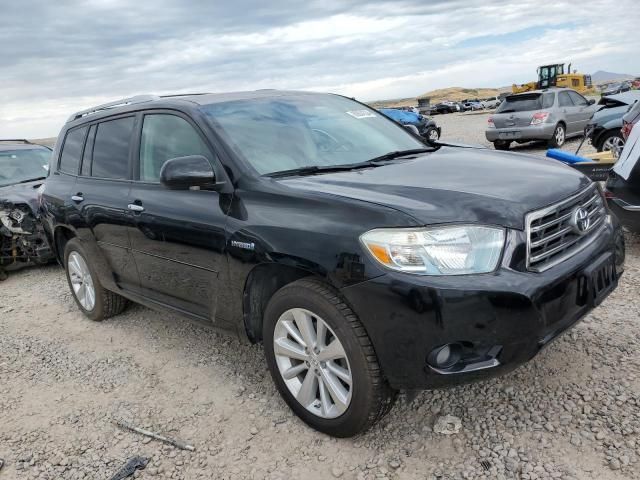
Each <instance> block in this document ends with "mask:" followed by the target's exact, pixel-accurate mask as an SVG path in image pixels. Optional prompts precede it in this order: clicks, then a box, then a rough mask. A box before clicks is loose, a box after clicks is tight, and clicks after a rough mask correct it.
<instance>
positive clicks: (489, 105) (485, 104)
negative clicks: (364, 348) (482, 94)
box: [480, 96, 502, 108]
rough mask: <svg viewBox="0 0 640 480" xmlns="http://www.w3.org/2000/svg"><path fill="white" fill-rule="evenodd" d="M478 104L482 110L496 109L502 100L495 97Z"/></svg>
mask: <svg viewBox="0 0 640 480" xmlns="http://www.w3.org/2000/svg"><path fill="white" fill-rule="evenodd" d="M480 103H482V106H483V107H484V108H496V107H497V106H498V105H500V104H501V103H502V100H501V99H500V97H498V96H495V97H491V98H486V99H484V100H482V102H480Z"/></svg>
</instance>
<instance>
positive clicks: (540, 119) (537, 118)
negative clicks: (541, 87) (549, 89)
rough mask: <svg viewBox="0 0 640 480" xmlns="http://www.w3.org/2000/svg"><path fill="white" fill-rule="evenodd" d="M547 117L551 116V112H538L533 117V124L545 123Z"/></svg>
mask: <svg viewBox="0 0 640 480" xmlns="http://www.w3.org/2000/svg"><path fill="white" fill-rule="evenodd" d="M547 118H549V112H536V113H534V114H533V117H532V118H531V125H540V124H541V123H544V121H545V120H546V119H547Z"/></svg>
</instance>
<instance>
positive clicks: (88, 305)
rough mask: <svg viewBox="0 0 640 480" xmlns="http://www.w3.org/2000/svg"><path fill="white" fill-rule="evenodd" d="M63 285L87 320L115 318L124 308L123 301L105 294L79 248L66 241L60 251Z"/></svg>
mask: <svg viewBox="0 0 640 480" xmlns="http://www.w3.org/2000/svg"><path fill="white" fill-rule="evenodd" d="M64 265H65V273H66V276H67V283H68V284H69V289H70V290H71V294H72V295H73V299H74V300H75V301H76V304H77V305H78V308H80V310H81V311H82V313H84V314H85V315H86V316H87V317H89V318H90V319H91V320H94V321H96V322H100V321H102V320H104V319H105V318H109V317H113V316H114V315H118V314H119V313H121V312H122V311H123V310H124V309H125V308H126V307H127V299H125V298H124V297H122V296H120V295H118V294H116V293H113V292H111V291H109V290H106V289H105V288H104V287H103V286H102V285H101V284H100V280H99V279H98V275H97V274H96V271H95V269H94V268H93V266H92V265H91V262H90V261H89V257H88V256H87V254H86V252H85V251H84V248H83V247H82V244H81V243H80V241H79V240H78V239H77V238H72V239H71V240H69V241H68V242H67V244H66V246H65V249H64Z"/></svg>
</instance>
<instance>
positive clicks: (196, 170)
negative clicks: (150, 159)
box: [160, 155, 216, 190]
mask: <svg viewBox="0 0 640 480" xmlns="http://www.w3.org/2000/svg"><path fill="white" fill-rule="evenodd" d="M160 183H162V184H163V185H164V186H165V187H167V188H169V189H170V190H188V189H190V188H191V187H198V188H204V189H206V188H212V187H214V186H215V185H216V175H215V173H214V172H213V168H212V167H211V164H210V163H209V160H207V159H206V158H205V157H203V156H202V155H189V156H187V157H177V158H172V159H170V160H167V161H166V162H165V163H164V165H162V168H161V169H160Z"/></svg>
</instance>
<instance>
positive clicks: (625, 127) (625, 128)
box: [622, 121, 634, 140]
mask: <svg viewBox="0 0 640 480" xmlns="http://www.w3.org/2000/svg"><path fill="white" fill-rule="evenodd" d="M633 125H634V124H633V123H631V122H625V121H623V122H622V138H624V139H625V140H627V138H629V135H631V130H632V129H633Z"/></svg>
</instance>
